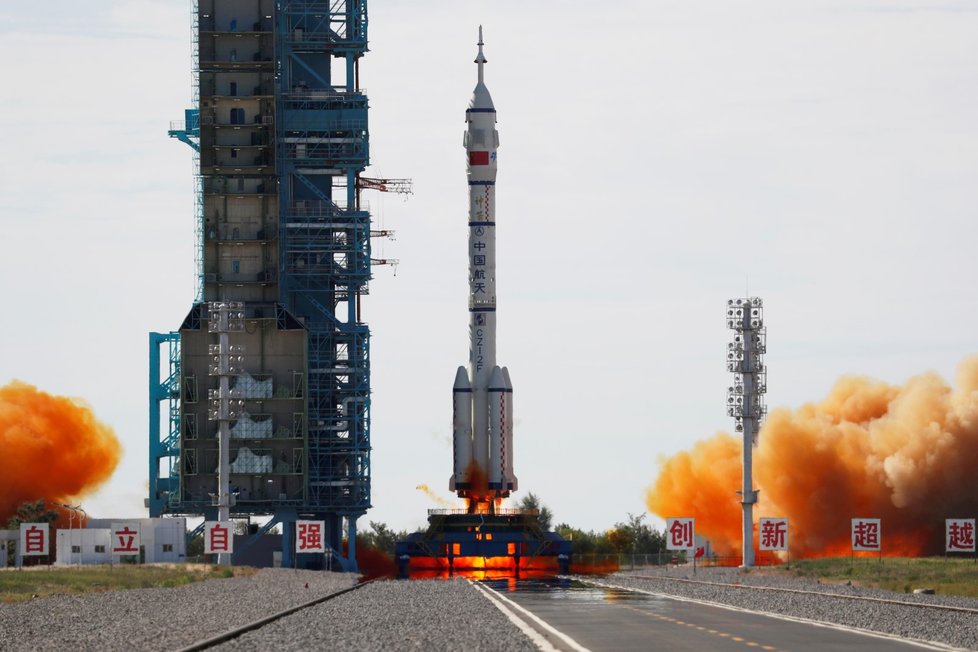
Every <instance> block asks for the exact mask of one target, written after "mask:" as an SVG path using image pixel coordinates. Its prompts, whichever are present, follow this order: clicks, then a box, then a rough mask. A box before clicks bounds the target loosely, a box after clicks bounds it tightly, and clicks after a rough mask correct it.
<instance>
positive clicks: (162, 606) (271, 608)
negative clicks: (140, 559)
mask: <svg viewBox="0 0 978 652" xmlns="http://www.w3.org/2000/svg"><path fill="white" fill-rule="evenodd" d="M356 580H357V578H356V577H355V576H350V575H343V574H339V573H323V572H316V571H299V570H290V569H271V568H269V569H263V570H261V571H259V572H258V573H257V574H256V575H254V576H253V577H234V578H228V579H212V580H206V581H204V582H197V583H194V584H188V585H186V586H181V587H177V588H168V589H132V590H129V591H106V592H103V593H89V594H86V595H77V596H52V597H49V598H41V599H37V600H31V601H29V602H22V603H18V604H0V649H2V650H4V652H8V651H9V652H14V651H16V650H100V651H101V650H126V652H132V651H133V650H173V649H177V648H180V647H184V646H187V645H190V644H191V643H193V642H195V641H197V640H200V639H202V638H207V637H209V636H213V635H216V634H218V633H220V632H224V631H226V630H228V629H233V628H234V627H239V626H241V625H244V624H246V623H249V622H252V621H255V620H258V619H259V618H263V617H265V616H268V615H270V614H272V613H274V612H276V611H281V610H282V609H287V608H288V607H291V606H295V605H298V604H302V603H304V602H308V601H309V600H312V599H314V598H316V597H319V596H323V595H326V594H329V593H334V592H336V591H339V590H341V589H345V588H347V587H349V586H352V585H353V584H355V583H356ZM306 584H308V585H309V588H306Z"/></svg>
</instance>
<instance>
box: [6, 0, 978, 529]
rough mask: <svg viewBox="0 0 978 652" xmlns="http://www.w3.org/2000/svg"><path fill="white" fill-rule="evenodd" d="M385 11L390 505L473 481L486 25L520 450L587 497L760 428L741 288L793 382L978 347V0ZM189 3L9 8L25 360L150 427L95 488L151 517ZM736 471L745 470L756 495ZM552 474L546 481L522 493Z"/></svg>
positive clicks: (102, 408)
mask: <svg viewBox="0 0 978 652" xmlns="http://www.w3.org/2000/svg"><path fill="white" fill-rule="evenodd" d="M605 5H606V6H604V7H602V8H598V7H597V6H596V5H594V3H584V2H576V1H571V2H559V3H558V2H546V1H544V2H535V3H526V2H520V3H517V2H510V1H508V0H502V1H495V2H492V3H475V2H468V1H465V2H447V1H444V0H443V1H441V2H434V1H423V0H422V1H418V2H411V3H408V2H403V1H400V2H397V1H389V2H384V1H383V0H373V2H371V3H370V42H371V52H370V53H369V54H368V55H367V57H366V58H365V59H364V60H363V62H362V63H361V83H362V85H363V87H364V88H365V89H366V91H367V93H368V95H369V97H370V102H371V117H370V120H371V129H370V131H371V146H372V167H371V168H370V169H368V174H369V175H371V176H375V177H410V178H412V179H413V180H414V189H415V194H414V195H413V196H411V197H410V199H408V200H407V201H404V200H403V198H402V197H400V196H396V195H390V196H387V195H380V194H375V195H372V196H370V197H369V202H370V205H371V209H372V211H373V212H374V215H375V219H376V221H377V225H378V227H383V228H390V229H394V230H395V231H396V240H395V241H393V242H386V243H379V242H378V243H376V244H375V256H376V257H384V258H396V259H399V260H400V265H399V267H398V268H397V274H396V276H395V275H393V273H392V270H391V269H390V268H385V267H380V268H377V269H376V270H375V279H374V280H373V281H372V282H371V287H370V296H369V297H368V298H367V300H366V304H365V310H364V315H365V317H366V319H368V320H369V322H370V323H371V326H372V329H373V333H374V338H373V344H372V365H373V367H372V368H373V387H374V394H373V446H374V452H373V468H372V473H373V487H374V491H373V502H374V505H375V507H374V509H373V510H371V511H370V512H369V513H368V515H367V518H366V519H364V525H366V521H367V520H380V521H385V522H387V523H388V524H390V525H391V526H393V527H395V528H397V529H401V528H413V527H416V526H419V525H422V524H423V523H424V518H425V509H426V508H428V507H433V506H435V505H433V504H432V503H431V500H430V499H429V498H427V497H426V496H424V495H423V494H422V493H421V492H419V491H416V490H415V487H416V486H417V485H418V484H420V483H427V484H429V485H430V486H431V487H432V488H434V489H435V490H436V491H438V492H439V493H442V494H443V495H445V496H446V497H448V492H447V482H448V476H449V474H450V473H451V448H450V436H451V432H450V425H451V423H450V422H451V403H450V391H451V384H452V381H453V379H454V373H455V369H456V367H457V366H458V365H459V364H464V363H465V362H466V360H467V355H468V351H467V346H468V342H467V330H466V329H467V318H468V317H467V313H466V261H465V246H466V219H467V217H466V211H467V197H466V192H467V189H466V185H465V168H464V154H463V149H462V131H463V127H464V110H465V107H466V104H467V102H468V99H469V96H470V94H471V92H472V87H473V86H474V84H475V74H476V71H475V66H474V64H473V63H472V59H473V58H474V55H475V40H476V31H477V27H478V25H479V24H480V23H481V24H483V25H484V27H485V40H486V56H487V58H488V60H489V63H488V64H487V66H486V82H487V85H488V86H489V89H490V90H491V92H492V94H493V99H494V101H495V104H496V107H497V109H498V111H499V125H498V128H499V132H500V138H501V146H500V150H499V156H500V162H499V177H498V190H497V199H498V209H497V221H498V224H499V226H498V233H497V237H498V242H497V251H498V300H499V346H498V359H499V362H500V363H501V364H505V365H507V366H508V367H509V369H510V372H511V374H512V377H513V383H514V386H515V405H516V418H517V422H516V432H515V438H516V441H515V446H514V447H515V469H516V473H517V475H518V476H519V478H520V486H521V489H522V491H533V492H535V493H537V494H539V495H540V496H541V497H542V498H543V500H544V502H545V503H547V504H548V505H550V506H551V507H552V508H553V510H554V512H555V513H556V518H557V520H558V521H568V522H571V523H573V524H574V525H576V526H578V527H584V528H604V527H608V526H610V525H611V524H613V523H614V522H615V521H616V520H622V519H624V518H625V515H626V513H628V512H631V513H639V512H642V511H643V510H644V509H645V507H644V490H645V488H646V487H647V486H648V485H649V484H650V483H651V482H652V480H653V479H654V477H655V475H656V470H657V460H658V459H660V457H661V456H663V455H671V454H673V453H675V452H676V451H679V450H682V449H685V448H688V447H689V446H690V445H691V443H692V442H693V441H695V440H696V439H699V438H703V437H706V436H709V435H712V434H713V433H714V432H716V431H717V430H728V429H729V427H730V423H729V421H730V420H729V419H728V418H727V417H726V415H725V412H724V393H725V390H726V387H727V384H728V378H727V375H728V374H727V373H726V372H725V367H724V352H725V343H726V340H727V338H728V332H727V331H726V329H725V328H724V320H723V308H724V304H725V301H726V299H727V298H731V297H738V296H742V295H744V293H745V292H747V291H748V288H749V292H750V294H754V295H758V296H761V297H763V298H764V300H765V306H766V312H767V325H768V351H769V354H768V358H767V361H768V367H769V382H768V386H769V394H768V403H769V405H770V406H772V407H778V406H788V407H791V406H798V405H800V404H802V403H804V402H806V401H810V400H817V399H819V398H821V397H823V396H824V395H825V394H826V392H827V391H828V389H829V387H830V386H831V384H832V383H833V381H834V380H835V379H836V378H837V377H839V376H840V375H842V374H846V373H858V374H865V375H869V376H873V377H876V378H880V379H883V380H887V381H891V382H902V381H904V380H906V379H907V378H909V377H910V376H912V375H914V374H916V373H919V372H923V371H926V370H935V371H937V372H938V373H940V374H942V375H943V376H945V377H946V378H948V379H952V378H953V373H954V369H955V366H956V364H957V363H958V362H959V361H960V360H961V359H962V358H963V357H965V356H967V355H969V354H971V353H973V352H974V351H975V348H976V347H975V340H976V336H975V333H976V332H978V307H976V302H975V301H974V298H973V294H974V292H973V286H974V279H975V278H976V276H978V261H976V257H975V255H974V253H973V251H974V247H975V245H974V242H975V236H976V226H975V224H976V220H975V217H976V212H978V210H976V195H975V191H974V188H975V182H976V179H978V121H976V119H975V116H976V115H978V40H976V39H975V38H974V34H976V33H978V12H976V11H975V10H976V9H978V7H976V6H975V5H974V3H971V2H952V1H944V2H920V1H917V2H904V1H900V0H894V1H892V2H882V1H879V2H855V1H843V0H836V1H834V2H831V1H814V0H810V1H797V2H791V3H785V2H776V1H774V0H768V1H760V0H758V1H751V2H747V1H724V0H699V1H687V2H678V1H665V0H658V1H644V2H638V1H635V2H631V1H624V0H621V1H617V2H611V3H605ZM190 24H191V21H190V2H189V0H139V1H124V0H102V1H101V2H92V3H85V4H84V7H82V6H81V5H80V4H79V3H74V2H55V3H48V4H46V6H45V10H44V11H43V12H38V11H37V10H36V8H32V7H30V6H29V5H28V4H26V3H20V4H14V3H4V5H3V6H2V7H0V35H2V37H0V55H2V56H3V58H4V60H5V61H7V62H8V66H7V68H6V73H7V74H6V81H7V84H8V93H7V94H6V97H5V99H4V101H3V102H2V103H0V118H2V119H3V123H4V124H5V125H7V136H6V138H5V148H6V152H7V156H6V157H5V158H4V163H3V170H2V174H0V219H2V223H3V227H4V236H3V240H4V242H5V243H6V246H5V247H4V250H5V251H4V255H3V256H2V258H0V284H2V286H0V287H2V289H3V296H4V300H5V306H6V309H5V311H4V315H5V319H4V320H3V321H2V322H0V383H5V382H7V381H9V380H11V379H14V378H17V379H21V380H24V381H27V382H30V383H33V384H35V385H37V386H39V387H40V388H42V389H44V390H46V391H49V392H54V393H58V394H67V395H71V396H79V397H82V398H84V399H86V400H87V401H88V402H89V403H90V404H91V405H92V406H93V408H94V409H95V411H96V413H97V414H98V415H99V417H100V418H101V419H102V420H104V421H106V422H107V423H109V424H111V425H112V426H113V427H114V428H115V429H116V432H117V433H118V435H119V437H120V439H121V440H122V441H123V444H124V446H125V448H126V455H125V458H124V460H123V462H122V464H121V466H120V468H119V471H118V472H117V474H116V476H115V478H114V479H113V481H112V482H111V483H110V484H109V485H108V486H107V487H106V488H105V489H104V490H103V491H102V492H100V493H99V494H98V495H96V496H94V497H90V498H88V499H86V501H85V503H83V504H85V505H86V508H87V509H88V511H89V513H91V514H94V515H98V516H105V517H110V516H119V517H123V516H137V515H141V514H142V498H143V497H144V496H145V492H146V488H145V483H146V468H147V461H146V455H147V453H146V451H147V443H146V442H147V433H146V430H147V425H146V424H147V416H146V410H147V389H146V378H147V335H146V334H147V332H148V331H162V330H169V329H172V328H176V327H177V326H178V325H179V323H180V321H181V319H182V317H183V316H184V315H185V314H186V312H187V310H188V309H189V306H190V302H191V300H192V298H193V291H194V289H193V278H194V270H193V217H192V210H193V197H192V189H193V185H192V179H191V156H190V150H189V148H187V147H186V146H185V145H183V144H181V143H178V142H176V141H173V140H169V139H167V137H166V129H167V126H168V123H169V121H170V120H174V119H179V118H181V117H182V111H183V109H184V108H185V107H186V106H188V104H189V100H190V84H191V75H190V47H191V43H190ZM735 489H736V487H731V493H732V492H733V491H734V490H735ZM521 493H522V492H521Z"/></svg>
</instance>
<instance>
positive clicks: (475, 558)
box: [394, 510, 571, 578]
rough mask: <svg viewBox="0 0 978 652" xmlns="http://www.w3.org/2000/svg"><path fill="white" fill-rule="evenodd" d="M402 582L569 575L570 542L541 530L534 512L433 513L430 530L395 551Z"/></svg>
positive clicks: (432, 511)
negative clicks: (476, 574)
mask: <svg viewBox="0 0 978 652" xmlns="http://www.w3.org/2000/svg"><path fill="white" fill-rule="evenodd" d="M394 552H395V555H394V556H395V557H396V560H397V569H398V576H399V577H401V578H407V577H409V576H410V575H411V574H419V573H428V574H430V573H431V572H432V571H434V572H436V573H440V574H448V575H453V574H455V573H457V572H466V571H489V570H492V571H500V572H504V573H509V572H511V573H513V574H515V575H517V576H519V575H520V573H521V572H527V571H544V572H549V573H551V574H558V573H559V574H567V572H568V570H569V568H570V559H571V542H570V541H567V540H566V539H564V538H563V537H561V536H560V535H559V534H557V533H556V532H547V531H545V530H543V529H542V528H541V527H540V520H539V515H538V513H537V512H535V511H522V510H496V512H495V513H493V514H484V513H470V512H467V511H465V510H428V529H427V530H426V531H425V532H415V533H414V534H411V535H410V536H408V538H407V539H405V540H403V541H398V542H397V544H396V546H395V548H394Z"/></svg>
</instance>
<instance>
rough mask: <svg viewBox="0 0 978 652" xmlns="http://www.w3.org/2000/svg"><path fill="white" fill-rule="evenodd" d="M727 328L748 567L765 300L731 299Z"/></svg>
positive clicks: (763, 383) (763, 410) (730, 409)
mask: <svg viewBox="0 0 978 652" xmlns="http://www.w3.org/2000/svg"><path fill="white" fill-rule="evenodd" d="M727 328H729V329H731V330H733V331H734V336H733V341H732V342H730V343H728V344H727V371H730V372H733V386H731V387H728V388H727V416H731V417H733V418H734V430H736V431H737V432H738V433H740V434H742V435H743V441H744V464H743V484H742V487H741V490H740V491H738V492H737V493H739V494H740V496H741V505H743V508H744V515H743V550H744V552H743V562H742V565H743V566H744V567H745V568H749V567H751V566H753V565H754V516H753V510H754V503H756V502H757V492H756V491H754V480H753V462H752V458H753V448H754V446H756V445H757V434H758V432H760V429H761V419H762V418H764V415H765V414H767V407H766V406H765V405H764V394H765V393H767V371H766V370H765V367H764V354H765V353H766V352H767V331H766V330H765V328H764V302H763V301H761V299H759V298H758V297H750V298H747V299H729V300H728V301H727Z"/></svg>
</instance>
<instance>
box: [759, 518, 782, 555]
mask: <svg viewBox="0 0 978 652" xmlns="http://www.w3.org/2000/svg"><path fill="white" fill-rule="evenodd" d="M787 538H788V523H787V522H786V521H783V520H774V519H770V520H768V519H762V520H761V547H762V548H769V549H774V550H784V549H785V548H787V547H788V544H787V540H786V539H787Z"/></svg>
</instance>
